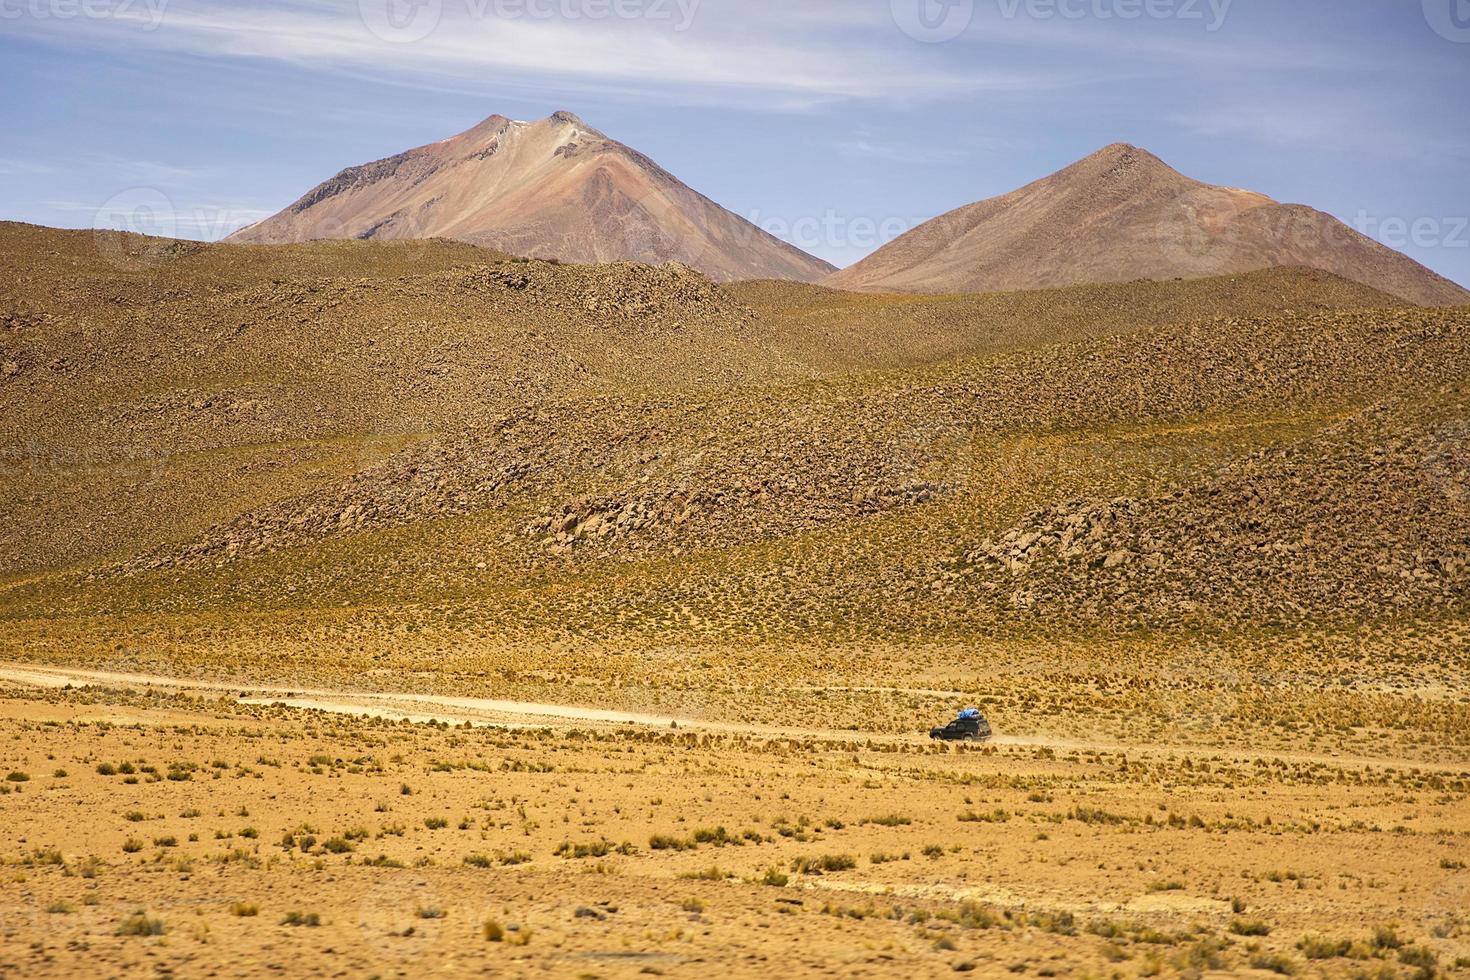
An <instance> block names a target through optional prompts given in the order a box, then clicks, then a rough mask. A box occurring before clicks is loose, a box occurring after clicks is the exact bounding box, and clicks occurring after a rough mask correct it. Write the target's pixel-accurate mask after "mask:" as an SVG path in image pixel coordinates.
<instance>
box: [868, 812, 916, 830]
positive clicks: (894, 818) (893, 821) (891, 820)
mask: <svg viewBox="0 0 1470 980" xmlns="http://www.w3.org/2000/svg"><path fill="white" fill-rule="evenodd" d="M867 822H868V823H875V824H877V825H878V826H880V827H907V826H908V825H909V824H911V823H913V822H914V821H913V818H911V817H905V816H901V815H899V814H897V813H890V814H888V815H887V816H884V817H869V818H868V820H867Z"/></svg>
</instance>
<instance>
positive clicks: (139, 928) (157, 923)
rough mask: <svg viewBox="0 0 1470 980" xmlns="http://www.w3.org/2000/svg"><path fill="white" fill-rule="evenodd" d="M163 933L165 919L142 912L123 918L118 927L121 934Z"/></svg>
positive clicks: (143, 934) (156, 934)
mask: <svg viewBox="0 0 1470 980" xmlns="http://www.w3.org/2000/svg"><path fill="white" fill-rule="evenodd" d="M163 933H164V928H163V920H162V919H155V918H152V917H150V916H148V915H145V914H144V913H142V912H139V913H138V914H137V915H132V916H129V917H128V918H126V919H124V920H123V923H122V925H120V926H118V927H117V934H118V935H119V936H161V935H163Z"/></svg>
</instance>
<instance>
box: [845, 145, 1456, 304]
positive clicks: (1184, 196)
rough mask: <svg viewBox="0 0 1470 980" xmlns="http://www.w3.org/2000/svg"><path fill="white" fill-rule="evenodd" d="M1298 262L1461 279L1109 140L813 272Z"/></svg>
mask: <svg viewBox="0 0 1470 980" xmlns="http://www.w3.org/2000/svg"><path fill="white" fill-rule="evenodd" d="M1281 266H1308V267H1311V268H1315V269H1322V270H1325V271H1328V272H1332V273H1334V274H1336V275H1338V276H1341V277H1343V278H1345V279H1351V280H1353V281H1355V282H1361V283H1365V284H1367V285H1369V286H1371V287H1373V288H1375V289H1379V290H1382V291H1383V292H1386V293H1389V294H1391V295H1394V296H1399V297H1402V298H1404V299H1407V300H1410V301H1412V302H1415V303H1421V304H1424V305H1431V306H1432V305H1453V304H1465V303H1470V292H1467V291H1466V290H1464V289H1463V288H1461V287H1460V286H1458V285H1457V284H1455V283H1453V282H1450V281H1449V280H1447V279H1445V278H1444V277H1442V276H1439V275H1437V274H1436V273H1434V272H1431V271H1430V270H1429V269H1426V268H1424V267H1423V266H1421V265H1420V264H1419V263H1417V262H1415V261H1413V260H1412V259H1410V258H1408V257H1407V256H1404V255H1401V254H1400V253H1398V252H1395V251H1393V250H1392V249H1389V248H1387V247H1385V246H1383V245H1381V244H1379V243H1378V242H1375V241H1373V240H1372V239H1370V238H1368V237H1367V236H1365V235H1362V234H1360V233H1359V232H1357V231H1355V230H1353V229H1352V228H1349V227H1348V226H1347V225H1345V224H1343V223H1342V222H1340V221H1338V220H1337V219H1336V218H1333V217H1332V216H1331V215H1327V214H1323V213H1322V212H1320V211H1316V210H1313V209H1312V208H1309V207H1305V206H1303V205H1297V204H1281V203H1279V202H1277V201H1273V200H1272V199H1271V198H1269V197H1267V196H1265V195H1264V194H1258V193H1254V192H1252V191H1245V190H1238V189H1236V188H1230V187H1216V186H1213V185H1210V184H1204V183H1201V182H1199V181H1196V180H1191V179H1189V178H1188V177H1185V176H1184V175H1183V174H1180V173H1179V172H1178V171H1176V170H1174V169H1173V168H1171V167H1170V166H1168V165H1167V164H1165V163H1164V162H1163V161H1162V160H1160V159H1159V158H1158V157H1156V156H1154V155H1153V154H1151V153H1149V152H1148V151H1147V150H1142V149H1139V148H1138V147H1135V146H1128V145H1126V144H1121V143H1120V144H1115V145H1113V146H1108V147H1105V148H1104V149H1102V150H1099V151H1098V152H1097V153H1095V154H1093V155H1092V156H1089V157H1087V158H1086V159H1083V160H1080V161H1078V162H1077V163H1075V164H1073V165H1072V166H1070V167H1067V168H1066V169H1065V170H1062V171H1059V172H1058V173H1055V174H1053V175H1051V176H1050V177H1046V178H1044V179H1042V180H1038V181H1036V182H1035V183H1032V184H1028V185H1027V186H1025V187H1023V188H1021V189H1020V190H1017V191H1013V192H1012V193H1010V194H1005V195H1002V196H1000V197H995V198H991V199H989V200H986V201H980V202H979V203H976V204H971V205H969V206H967V207H962V208H959V209H957V210H955V211H951V212H950V213H948V214H945V215H941V216H940V217H938V218H935V219H934V220H932V221H929V222H927V223H925V224H923V225H920V226H919V227H918V228H915V229H913V230H912V231H910V232H909V233H908V234H906V235H903V236H901V237H900V238H898V239H896V240H895V241H893V242H891V243H890V244H888V245H887V246H885V247H883V248H881V249H879V250H878V251H877V252H875V253H873V254H872V255H870V256H868V257H867V258H866V259H863V260H862V261H861V262H858V263H857V264H856V265H853V266H851V267H849V268H847V269H843V270H842V271H840V272H836V273H833V274H832V275H831V276H829V277H828V278H827V279H826V280H824V284H825V285H828V286H832V287H834V288H838V289H860V290H873V291H878V292H923V293H967V292H982V291H996V290H1017V289H1045V288H1051V287H1056V286H1068V285H1073V284H1076V283H1100V282H1119V283H1126V282H1132V281H1135V280H1138V279H1173V278H1178V277H1184V278H1193V277H1198V276H1221V275H1231V274H1237V273H1242V272H1249V271H1252V270H1258V269H1267V268H1276V267H1281Z"/></svg>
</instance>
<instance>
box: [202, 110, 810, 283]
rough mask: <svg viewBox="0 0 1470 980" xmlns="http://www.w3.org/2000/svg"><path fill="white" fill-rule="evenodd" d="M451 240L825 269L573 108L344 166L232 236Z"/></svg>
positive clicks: (709, 263) (606, 256) (278, 240)
mask: <svg viewBox="0 0 1470 980" xmlns="http://www.w3.org/2000/svg"><path fill="white" fill-rule="evenodd" d="M336 238H351V239H361V240H373V241H399V240H404V239H422V238H452V239H457V240H460V241H465V242H470V243H473V244H476V245H483V246H486V247H489V248H494V249H499V250H502V251H505V252H509V253H511V254H513V255H522V256H531V257H535V258H543V259H545V258H557V259H561V260H563V261H567V262H581V263H590V262H618V261H634V262H644V263H652V264H657V263H662V262H681V263H683V264H685V265H688V266H690V267H691V268H694V269H697V270H699V271H700V272H703V273H704V274H705V275H707V276H709V277H710V278H712V279H716V280H731V279H755V278H775V279H796V280H801V281H812V280H815V279H818V278H821V277H822V276H824V275H826V274H828V273H830V272H831V271H833V269H832V266H830V265H828V264H827V263H825V262H823V261H821V260H819V259H816V258H814V257H812V256H810V255H807V254H806V253H805V252H802V251H801V250H800V249H797V248H795V247H793V246H791V245H788V244H786V243H785V242H782V241H781V240H779V239H777V238H775V237H774V236H772V235H769V234H767V233H765V232H764V231H762V230H761V229H759V228H757V227H756V226H755V225H753V224H751V223H750V222H749V221H746V220H745V219H743V218H740V217H738V216H736V215H734V214H732V213H730V212H729V211H726V210H725V209H724V208H722V207H720V206H719V205H718V204H715V203H714V202H713V201H711V200H709V199H708V198H706V197H704V196H703V195H701V194H698V193H696V192H694V191H693V190H690V189H689V188H688V187H686V186H685V185H684V184H682V183H680V182H679V180H678V179H677V178H675V177H674V176H673V175H672V174H670V173H669V172H668V171H666V170H664V169H663V168H662V167H660V166H658V164H656V163H654V162H653V161H652V160H650V159H649V158H648V157H646V156H644V155H643V154H641V153H639V152H637V151H636V150H633V149H630V148H629V147H627V146H624V145H623V144H621V143H619V142H617V141H616V140H613V139H610V138H608V137H607V136H605V135H603V134H602V133H600V132H598V131H597V130H595V129H593V128H592V127H591V126H588V125H587V124H586V123H585V122H583V121H582V120H580V119H578V118H577V117H576V116H574V115H572V114H571V113H569V112H558V113H555V114H554V115H552V116H550V117H548V118H546V119H542V120H539V121H536V122H519V121H515V120H511V119H507V118H505V117H504V116H491V117H490V118H488V119H486V120H484V121H483V122H481V123H480V124H478V125H477V126H475V127H473V128H472V129H469V130H467V131H465V132H463V133H460V134H459V135H457V136H453V137H450V138H449V139H445V140H440V141H439V142H437V143H431V144H429V145H427V146H421V147H418V148H416V149H412V150H407V151H405V152H403V153H399V154H397V155H395V156H392V157H388V158H386V159H383V160H377V161H375V162H373V163H368V164H363V165H362V166H357V167H349V168H348V169H346V170H343V171H342V172H341V173H339V174H337V175H336V176H335V177H333V178H332V179H330V180H328V181H326V182H324V183H322V184H320V185H318V186H317V187H315V188H313V189H312V190H310V191H308V192H307V193H306V194H305V195H303V196H302V197H301V198H300V199H299V200H297V201H296V202H295V203H293V204H292V205H290V206H289V207H287V208H286V209H285V210H283V211H281V212H280V213H279V214H276V215H274V216H272V217H270V218H267V219H265V220H264V221H261V222H259V223H257V224H254V225H251V226H250V227H248V228H244V229H242V230H240V231H238V232H236V233H235V234H234V235H232V236H230V238H229V239H228V240H229V241H231V242H235V243H239V244H282V243H289V242H303V241H311V240H315V239H336Z"/></svg>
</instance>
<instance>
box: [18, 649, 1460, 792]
mask: <svg viewBox="0 0 1470 980" xmlns="http://www.w3.org/2000/svg"><path fill="white" fill-rule="evenodd" d="M4 682H9V683H12V684H19V685H24V686H30V687H42V688H51V689H60V688H66V687H77V688H85V687H114V688H117V687H121V688H138V689H147V688H163V689H166V690H173V691H179V692H182V693H195V694H221V693H223V694H228V695H232V696H233V697H234V699H235V700H236V701H238V702H239V703H241V704H256V705H262V704H263V705H270V704H279V705H284V706H286V707H290V708H297V709H301V710H310V711H325V712H329V713H332V714H343V715H356V716H359V717H371V718H385V719H389V720H392V721H409V722H413V723H418V724H423V723H427V722H430V721H434V722H447V723H448V724H451V725H463V724H469V725H472V726H476V727H498V728H530V727H548V726H552V725H556V724H558V723H567V722H573V723H576V724H577V725H578V726H587V727H594V728H616V727H621V726H627V725H636V726H640V727H647V728H666V729H680V730H689V731H699V732H710V733H719V734H741V735H759V736H764V737H769V738H825V739H835V740H845V741H850V740H853V739H861V740H862V741H865V742H874V743H886V744H892V743H910V744H923V743H926V742H927V741H928V739H927V738H926V737H925V736H924V735H923V734H921V733H917V732H916V733H914V734H912V735H893V734H884V733H862V732H854V731H850V730H849V731H839V730H836V729H815V728H799V727H782V726H770V725H751V724H741V723H736V722H723V721H711V720H706V719H701V718H677V717H674V716H671V715H650V714H640V713H636V712H627V711H612V710H607V709H602V708H588V707H582V706H578V705H561V704H543V703H539V702H532V701H504V700H496V699H493V698H465V697H451V696H442V695H434V694H413V693H389V692H375V691H341V690H326V689H314V688H287V687H261V686H251V685H249V684H241V683H233V684H231V683H225V682H222V681H206V680H195V679H190V678H180V677H167V676H163V675H158V674H138V673H126V672H118V671H106V670H87V669H83V668H79V667H59V666H49V665H47V666H41V665H36V664H15V663H0V683H4ZM897 693H909V692H905V691H897ZM990 744H993V745H997V746H1007V747H1016V748H1032V749H1035V748H1048V749H1054V750H1058V751H1078V752H1086V751H1096V752H1127V753H1129V754H1131V755H1139V756H1146V755H1159V754H1164V755H1167V754H1175V755H1178V754H1184V755H1190V756H1201V757H1203V756H1221V757H1225V756H1228V757H1233V758H1239V759H1267V760H1278V759H1279V760H1284V761H1288V762H1325V763H1329V764H1332V765H1336V766H1350V767H1362V766H1378V767H1383V766H1398V765H1414V766H1419V767H1421V768H1424V769H1427V770H1431V771H1446V772H1451V771H1458V769H1457V767H1453V766H1442V765H1436V764H1435V763H1432V762H1425V761H1419V760H1404V759H1392V758H1381V757H1366V756H1363V757H1359V756H1347V755H1335V754H1327V753H1320V754H1319V753H1304V752H1273V751H1269V750H1263V749H1255V748H1239V747H1228V746H1212V745H1143V744H1125V743H1119V742H1107V741H1089V740H1078V739H1067V738H1057V737H1053V736H1048V735H1039V734H1038V735H1010V734H998V735H997V736H996V737H995V738H994V739H992V740H991V743H990Z"/></svg>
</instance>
